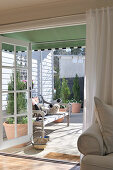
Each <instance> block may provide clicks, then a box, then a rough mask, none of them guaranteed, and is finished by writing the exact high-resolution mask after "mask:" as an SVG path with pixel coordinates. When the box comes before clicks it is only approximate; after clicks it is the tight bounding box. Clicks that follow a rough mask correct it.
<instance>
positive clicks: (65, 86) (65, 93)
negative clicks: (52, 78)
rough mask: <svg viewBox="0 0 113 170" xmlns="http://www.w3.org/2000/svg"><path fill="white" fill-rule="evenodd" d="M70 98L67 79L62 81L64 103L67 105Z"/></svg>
mask: <svg viewBox="0 0 113 170" xmlns="http://www.w3.org/2000/svg"><path fill="white" fill-rule="evenodd" d="M69 96H70V89H69V87H68V84H67V80H66V79H65V78H63V79H62V86H61V99H62V102H63V103H66V102H67V100H68V98H69Z"/></svg>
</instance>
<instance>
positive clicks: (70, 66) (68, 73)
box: [59, 55, 85, 78]
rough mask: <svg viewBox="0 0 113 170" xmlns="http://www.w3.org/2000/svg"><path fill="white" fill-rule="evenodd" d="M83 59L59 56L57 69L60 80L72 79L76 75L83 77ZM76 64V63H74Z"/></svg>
mask: <svg viewBox="0 0 113 170" xmlns="http://www.w3.org/2000/svg"><path fill="white" fill-rule="evenodd" d="M84 60H85V57H84V56H79V58H78V56H75V55H73V56H72V55H70V56H60V57H59V68H60V78H63V77H65V78H72V77H75V75H76V74H78V76H79V77H84V71H85V70H84V69H85V62H84ZM76 62H77V63H76Z"/></svg>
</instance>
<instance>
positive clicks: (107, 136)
mask: <svg viewBox="0 0 113 170" xmlns="http://www.w3.org/2000/svg"><path fill="white" fill-rule="evenodd" d="M94 100H95V106H96V109H97V112H96V117H97V121H98V124H99V126H100V130H101V132H102V136H103V139H104V143H105V146H106V153H107V154H108V153H111V152H113V106H110V105H107V104H105V103H104V102H102V101H101V100H100V99H98V98H97V97H95V98H94Z"/></svg>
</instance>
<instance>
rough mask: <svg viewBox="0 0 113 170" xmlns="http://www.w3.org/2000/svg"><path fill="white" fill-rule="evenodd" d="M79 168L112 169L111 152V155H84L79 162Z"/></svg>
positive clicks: (89, 169) (83, 169)
mask: <svg viewBox="0 0 113 170" xmlns="http://www.w3.org/2000/svg"><path fill="white" fill-rule="evenodd" d="M81 170H113V154H112V156H109V155H107V156H98V155H87V156H84V158H83V159H82V163H81Z"/></svg>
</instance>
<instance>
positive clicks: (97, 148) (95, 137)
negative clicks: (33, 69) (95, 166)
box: [77, 123, 104, 155]
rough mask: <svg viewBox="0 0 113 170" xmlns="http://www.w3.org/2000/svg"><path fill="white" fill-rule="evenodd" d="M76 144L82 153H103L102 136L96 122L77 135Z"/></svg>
mask: <svg viewBox="0 0 113 170" xmlns="http://www.w3.org/2000/svg"><path fill="white" fill-rule="evenodd" d="M77 145H78V149H79V151H80V152H81V153H82V154H83V155H89V154H90V155H104V145H103V138H102V135H101V132H100V129H99V127H98V124H97V123H95V124H93V125H92V126H90V127H89V128H88V129H87V130H86V131H85V132H84V133H83V134H82V135H81V136H80V137H79V139H78V142H77Z"/></svg>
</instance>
